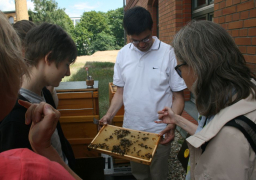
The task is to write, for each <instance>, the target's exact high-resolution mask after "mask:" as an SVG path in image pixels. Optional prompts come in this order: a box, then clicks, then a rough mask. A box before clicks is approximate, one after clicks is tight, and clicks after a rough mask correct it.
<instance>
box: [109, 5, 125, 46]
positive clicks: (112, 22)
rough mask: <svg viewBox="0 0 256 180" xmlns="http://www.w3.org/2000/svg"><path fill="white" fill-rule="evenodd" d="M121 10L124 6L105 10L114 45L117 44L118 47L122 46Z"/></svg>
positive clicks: (122, 16) (122, 15)
mask: <svg viewBox="0 0 256 180" xmlns="http://www.w3.org/2000/svg"><path fill="white" fill-rule="evenodd" d="M123 11H124V8H118V9H116V10H110V11H108V12H107V17H108V19H109V27H110V30H111V32H112V34H113V35H114V36H115V38H116V46H117V47H118V46H119V48H121V47H123V46H124V28H123V18H124V12H123Z"/></svg>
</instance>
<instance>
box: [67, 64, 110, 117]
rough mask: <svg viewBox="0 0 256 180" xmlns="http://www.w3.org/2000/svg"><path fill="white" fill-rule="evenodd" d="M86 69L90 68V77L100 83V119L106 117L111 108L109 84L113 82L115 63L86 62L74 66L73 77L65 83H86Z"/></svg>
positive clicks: (72, 67)
mask: <svg viewBox="0 0 256 180" xmlns="http://www.w3.org/2000/svg"><path fill="white" fill-rule="evenodd" d="M84 67H89V75H90V76H92V77H93V79H94V80H95V81H99V87H98V88H99V112H100V117H102V116H104V115H105V114H106V112H107V110H108V107H109V94H108V93H109V92H108V91H109V90H108V83H109V82H112V81H113V74H114V63H111V62H86V64H85V65H84V64H80V63H79V64H78V65H77V64H74V65H72V66H71V67H70V68H71V73H72V71H75V72H76V73H73V75H72V76H70V77H67V78H66V79H63V81H85V80H86V71H85V69H84Z"/></svg>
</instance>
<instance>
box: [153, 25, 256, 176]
mask: <svg viewBox="0 0 256 180" xmlns="http://www.w3.org/2000/svg"><path fill="white" fill-rule="evenodd" d="M173 47H174V51H175V54H176V57H177V62H178V65H177V66H176V67H175V70H176V71H177V72H178V74H179V75H180V76H181V77H182V78H183V79H184V81H185V83H186V85H187V87H188V89H189V90H190V91H191V92H192V93H193V94H194V96H195V100H196V107H197V109H198V112H199V113H200V115H201V117H202V118H201V120H200V121H199V125H198V126H197V125H194V124H193V123H191V122H190V121H188V120H186V119H185V118H183V117H181V116H179V115H177V114H175V113H173V111H172V110H171V109H170V108H168V107H167V108H164V109H163V110H162V111H160V112H159V119H161V120H160V121H158V122H157V123H172V124H176V125H178V126H180V127H182V128H183V129H184V130H186V131H187V132H188V133H189V134H191V135H192V136H190V137H189V138H187V143H188V146H189V151H190V167H189V168H188V169H190V172H189V173H190V178H188V176H187V179H193V180H194V179H239V180H240V179H243V180H247V179H256V158H255V152H254V151H253V150H254V146H253V144H251V142H250V139H251V140H252V141H254V142H255V140H256V138H255V129H254V130H253V128H252V127H253V126H255V122H256V100H255V99H256V95H255V92H256V86H255V84H256V82H255V80H254V79H252V74H251V72H250V69H249V68H248V67H247V66H246V62H245V59H244V57H243V55H242V54H241V52H240V51H239V49H238V47H237V46H236V44H235V42H234V41H233V39H232V37H231V36H230V35H229V34H228V33H227V31H226V30H224V29H223V28H222V27H221V26H220V25H217V24H215V23H213V22H210V21H195V22H191V23H189V24H188V25H187V26H185V27H183V28H182V29H181V30H180V31H179V32H178V33H177V34H176V35H175V37H174V40H173ZM233 119H235V120H233ZM234 124H235V126H234ZM249 124H250V125H249ZM238 127H239V128H242V130H240V129H238ZM244 133H245V135H244Z"/></svg>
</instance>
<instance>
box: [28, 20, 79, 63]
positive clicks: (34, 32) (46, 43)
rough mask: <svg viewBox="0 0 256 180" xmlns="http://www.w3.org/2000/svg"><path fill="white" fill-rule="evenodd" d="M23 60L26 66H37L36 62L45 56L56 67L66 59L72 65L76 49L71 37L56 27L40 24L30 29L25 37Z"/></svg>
mask: <svg viewBox="0 0 256 180" xmlns="http://www.w3.org/2000/svg"><path fill="white" fill-rule="evenodd" d="M25 48H26V51H25V59H26V60H27V62H28V64H30V65H33V66H37V64H38V61H39V60H40V59H42V58H44V57H45V56H46V55H47V54H49V53H50V54H49V56H48V60H49V61H52V62H53V61H54V62H55V63H56V66H57V67H58V64H59V63H60V62H63V61H65V60H66V59H68V60H69V62H71V63H73V62H74V61H75V59H76V57H77V49H76V45H75V43H74V41H73V40H72V39H71V37H70V36H69V35H68V34H67V33H66V32H65V31H64V30H63V29H62V28H61V27H59V26H58V25H54V24H50V23H42V24H41V25H39V26H37V27H35V28H33V29H31V30H30V31H29V32H28V33H27V35H26V37H25Z"/></svg>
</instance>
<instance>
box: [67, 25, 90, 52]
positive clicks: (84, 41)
mask: <svg viewBox="0 0 256 180" xmlns="http://www.w3.org/2000/svg"><path fill="white" fill-rule="evenodd" d="M72 35H73V39H74V41H75V43H76V47H77V52H78V55H86V54H90V49H89V47H90V40H91V37H92V36H93V34H92V33H90V32H88V30H87V29H86V28H85V27H83V26H80V25H79V24H78V25H77V26H76V27H75V29H74V30H73V31H72Z"/></svg>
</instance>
